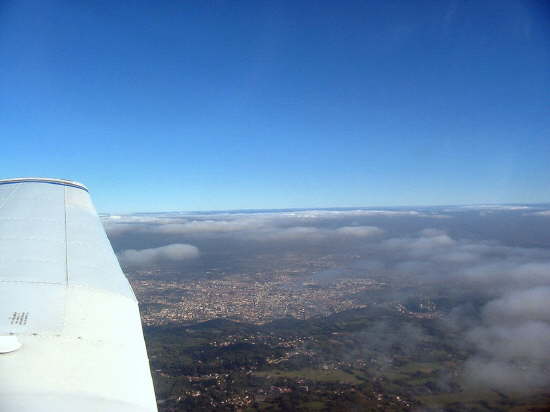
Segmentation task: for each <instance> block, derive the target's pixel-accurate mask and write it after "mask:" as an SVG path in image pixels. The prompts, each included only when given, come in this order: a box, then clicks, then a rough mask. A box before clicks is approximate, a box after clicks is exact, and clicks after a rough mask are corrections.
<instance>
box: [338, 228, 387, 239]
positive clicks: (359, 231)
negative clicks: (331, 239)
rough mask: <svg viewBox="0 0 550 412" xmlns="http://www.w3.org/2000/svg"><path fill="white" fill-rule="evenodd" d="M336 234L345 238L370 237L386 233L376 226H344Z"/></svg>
mask: <svg viewBox="0 0 550 412" xmlns="http://www.w3.org/2000/svg"><path fill="white" fill-rule="evenodd" d="M336 233H338V234H340V235H344V236H354V237H368V236H376V235H380V234H382V233H384V231H383V230H382V229H380V228H378V227H376V226H342V227H340V228H338V229H336Z"/></svg>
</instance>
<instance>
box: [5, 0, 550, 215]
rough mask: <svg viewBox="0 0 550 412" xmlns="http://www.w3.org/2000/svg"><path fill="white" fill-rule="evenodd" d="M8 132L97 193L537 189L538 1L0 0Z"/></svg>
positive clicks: (429, 193)
mask: <svg viewBox="0 0 550 412" xmlns="http://www.w3.org/2000/svg"><path fill="white" fill-rule="evenodd" d="M0 134H1V136H0V138H1V140H2V146H1V147H2V151H1V153H2V157H1V159H2V160H1V162H0V176H1V177H17V176H47V177H62V178H69V179H74V180H78V181H81V182H83V183H85V184H87V185H88V186H89V187H90V189H91V192H92V195H93V198H94V201H95V203H96V206H97V208H98V209H99V210H100V211H112V212H129V211H161V210H211V209H236V208H287V207H333V206H380V205H387V206H393V205H429V204H457V203H460V204H462V203H499V202H520V203H521V202H547V201H550V6H548V3H546V2H544V1H500V0H499V1H483V2H463V1H435V0H434V1H415V2H409V1H343V2H329V1H309V0H304V1H295V0H294V1H259V0H251V1H229V0H228V1H186V2H182V1H166V2H152V1H137V0H136V1H118V2H113V1H86V2H77V1H55V0H36V1H30V0H29V1H9V0H0Z"/></svg>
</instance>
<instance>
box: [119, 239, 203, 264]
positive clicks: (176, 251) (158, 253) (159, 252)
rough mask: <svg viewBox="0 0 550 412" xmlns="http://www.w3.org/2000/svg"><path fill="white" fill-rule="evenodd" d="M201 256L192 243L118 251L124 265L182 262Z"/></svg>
mask: <svg viewBox="0 0 550 412" xmlns="http://www.w3.org/2000/svg"><path fill="white" fill-rule="evenodd" d="M198 256H199V249H198V248H197V247H195V246H192V245H187V244H182V243H174V244H171V245H166V246H161V247H157V248H149V249H141V250H135V249H127V250H124V251H122V252H120V253H118V260H119V261H120V263H121V264H122V265H124V266H128V267H136V266H148V265H151V264H154V263H158V262H181V261H183V260H187V259H194V258H197V257H198Z"/></svg>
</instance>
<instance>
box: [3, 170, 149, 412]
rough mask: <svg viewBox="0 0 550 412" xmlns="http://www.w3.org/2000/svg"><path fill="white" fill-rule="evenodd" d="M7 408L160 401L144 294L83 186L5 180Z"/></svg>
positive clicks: (125, 407) (116, 407)
mask: <svg viewBox="0 0 550 412" xmlns="http://www.w3.org/2000/svg"><path fill="white" fill-rule="evenodd" d="M0 297H1V298H0V410H1V411H6V412H11V411H23V412H24V411H35V412H36V411H53V410H55V411H74V410H79V411H99V410H101V411H106V412H108V411H143V412H145V411H147V412H152V411H157V407H156V401H155V396H154V391H153V385H152V380H151V373H150V370H149V362H148V359H147V353H146V349H145V342H144V339H143V332H142V328H141V322H140V317H139V310H138V306H137V301H136V299H135V297H134V294H133V292H132V289H131V287H130V285H129V284H128V281H127V279H126V277H125V276H124V274H123V273H122V271H121V269H120V266H119V264H118V261H117V259H116V256H115V255H114V253H113V250H112V248H111V245H110V243H109V240H108V239H107V236H106V234H105V231H104V229H103V226H102V224H101V222H100V220H99V217H98V216H97V213H96V211H95V208H94V206H93V204H92V202H91V199H90V196H89V194H88V190H87V189H86V187H85V186H83V185H81V184H79V183H76V182H71V181H66V180H58V179H42V178H28V179H10V180H0Z"/></svg>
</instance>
